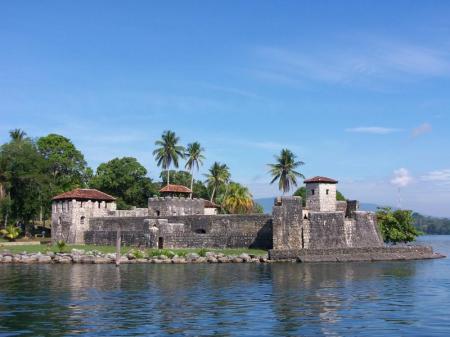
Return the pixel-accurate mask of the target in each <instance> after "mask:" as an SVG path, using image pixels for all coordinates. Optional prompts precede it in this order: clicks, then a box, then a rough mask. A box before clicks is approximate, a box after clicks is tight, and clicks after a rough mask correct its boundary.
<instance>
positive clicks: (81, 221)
mask: <svg viewBox="0 0 450 337" xmlns="http://www.w3.org/2000/svg"><path fill="white" fill-rule="evenodd" d="M84 219H85V217H84V216H82V217H81V218H80V225H84Z"/></svg>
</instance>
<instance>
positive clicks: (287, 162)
mask: <svg viewBox="0 0 450 337" xmlns="http://www.w3.org/2000/svg"><path fill="white" fill-rule="evenodd" d="M275 159H276V163H275V164H269V167H270V171H269V172H270V174H271V175H272V178H273V179H272V181H271V182H270V183H271V184H273V183H274V182H275V181H277V180H278V188H279V190H280V191H283V194H285V193H286V192H289V191H290V189H291V185H293V186H297V177H301V178H303V179H304V178H305V177H304V176H303V174H301V173H300V172H297V171H295V169H296V168H297V167H299V166H301V165H304V164H305V163H304V162H302V161H295V159H296V155H295V154H293V153H292V152H291V151H289V150H288V149H283V150H281V153H280V155H279V156H275Z"/></svg>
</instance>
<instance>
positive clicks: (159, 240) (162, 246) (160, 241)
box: [158, 237, 164, 249]
mask: <svg viewBox="0 0 450 337" xmlns="http://www.w3.org/2000/svg"><path fill="white" fill-rule="evenodd" d="M158 248H159V249H163V248H164V238H162V237H159V238H158Z"/></svg>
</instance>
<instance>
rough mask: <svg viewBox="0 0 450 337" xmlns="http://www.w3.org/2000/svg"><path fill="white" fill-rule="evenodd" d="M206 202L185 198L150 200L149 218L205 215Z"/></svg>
mask: <svg viewBox="0 0 450 337" xmlns="http://www.w3.org/2000/svg"><path fill="white" fill-rule="evenodd" d="M204 209H205V201H204V200H202V199H190V198H183V197H164V198H158V197H155V198H149V199H148V214H149V216H160V217H166V216H178V215H194V214H204V212H205V211H204Z"/></svg>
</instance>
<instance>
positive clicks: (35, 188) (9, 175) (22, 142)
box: [0, 136, 49, 223]
mask: <svg viewBox="0 0 450 337" xmlns="http://www.w3.org/2000/svg"><path fill="white" fill-rule="evenodd" d="M0 165H1V172H2V175H3V176H4V177H5V178H4V180H5V181H6V183H5V184H4V185H3V186H4V188H5V192H4V193H5V195H7V196H8V198H9V199H10V205H9V207H7V208H8V209H9V211H10V213H9V211H8V213H7V216H9V215H10V219H11V220H12V221H21V222H24V223H26V222H28V221H30V220H35V219H37V218H39V217H40V218H42V215H43V211H44V210H43V207H44V205H45V201H46V200H47V199H48V195H49V189H48V186H49V179H48V177H47V176H46V175H45V169H44V168H45V161H44V159H43V158H42V156H41V155H40V153H39V152H38V150H37V148H36V145H35V144H34V143H33V141H32V140H31V139H29V138H24V136H21V137H12V139H11V141H10V142H9V143H6V144H3V145H2V146H1V147H0ZM5 216H6V214H5Z"/></svg>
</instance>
